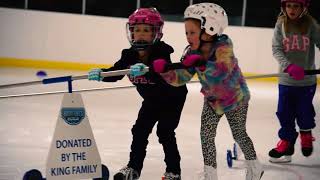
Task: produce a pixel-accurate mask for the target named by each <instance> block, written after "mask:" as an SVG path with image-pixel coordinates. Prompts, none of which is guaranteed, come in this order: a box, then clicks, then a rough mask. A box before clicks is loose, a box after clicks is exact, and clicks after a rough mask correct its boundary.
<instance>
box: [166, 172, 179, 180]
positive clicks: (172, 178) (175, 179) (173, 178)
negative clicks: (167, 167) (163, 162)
mask: <svg viewBox="0 0 320 180" xmlns="http://www.w3.org/2000/svg"><path fill="white" fill-rule="evenodd" d="M162 180H180V175H179V174H173V173H171V172H165V173H164V177H163V178H162Z"/></svg>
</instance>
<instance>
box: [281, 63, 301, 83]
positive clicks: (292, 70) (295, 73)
mask: <svg viewBox="0 0 320 180" xmlns="http://www.w3.org/2000/svg"><path fill="white" fill-rule="evenodd" d="M284 72H286V73H288V74H289V75H290V76H291V77H292V78H293V79H295V80H301V79H303V78H304V70H303V68H302V67H300V66H297V65H295V64H290V65H289V66H288V67H287V68H286V69H285V70H284Z"/></svg>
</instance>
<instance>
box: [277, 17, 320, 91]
mask: <svg viewBox="0 0 320 180" xmlns="http://www.w3.org/2000/svg"><path fill="white" fill-rule="evenodd" d="M309 17H310V19H309V20H310V23H308V28H307V31H306V33H301V32H299V31H296V30H293V31H290V30H289V31H288V32H285V26H284V18H282V19H281V18H279V19H278V21H277V23H276V25H275V29H274V35H273V39H272V52H273V56H274V57H275V59H276V60H277V61H278V62H279V72H280V73H282V72H284V70H285V69H286V68H287V67H288V66H289V65H290V64H295V65H298V66H300V67H303V68H304V69H305V70H313V69H316V67H315V46H317V47H318V49H320V26H319V24H317V22H316V21H315V20H314V19H313V18H311V16H309ZM318 61H320V59H318ZM316 83H317V78H316V75H311V76H305V77H304V79H303V80H295V79H293V78H292V77H290V76H289V75H287V76H284V77H279V84H281V85H287V86H310V85H314V84H316Z"/></svg>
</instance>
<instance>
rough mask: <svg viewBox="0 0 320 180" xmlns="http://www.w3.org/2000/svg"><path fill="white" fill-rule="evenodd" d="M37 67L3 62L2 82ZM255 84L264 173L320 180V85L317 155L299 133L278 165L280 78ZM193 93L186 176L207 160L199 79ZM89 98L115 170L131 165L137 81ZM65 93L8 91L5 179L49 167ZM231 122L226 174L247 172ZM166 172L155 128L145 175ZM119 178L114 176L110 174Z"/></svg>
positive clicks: (184, 134)
mask: <svg viewBox="0 0 320 180" xmlns="http://www.w3.org/2000/svg"><path fill="white" fill-rule="evenodd" d="M36 72H37V69H20V68H15V69H13V68H1V69H0V84H8V83H19V82H25V81H33V80H38V77H37V76H36V75H35V74H36ZM47 73H48V77H56V76H62V75H63V76H64V75H79V74H85V73H86V72H72V71H56V70H47ZM247 82H248V85H249V89H250V91H251V101H250V109H249V112H248V120H247V131H248V134H249V136H250V137H251V138H252V140H253V142H254V145H255V148H256V151H257V154H258V158H259V159H260V161H261V162H262V164H263V166H264V169H265V173H264V176H263V178H262V179H263V180H319V179H320V178H319V177H320V128H319V126H320V125H319V123H320V88H319V87H318V89H317V93H316V96H315V98H314V106H315V109H316V113H317V117H316V123H317V124H318V126H317V127H316V128H315V129H314V130H313V135H314V136H315V138H316V141H315V142H314V152H313V155H312V156H311V157H308V158H306V157H304V156H303V155H302V154H301V151H300V140H299V139H298V140H297V143H296V146H295V149H296V151H295V154H294V156H293V161H292V162H291V163H288V164H272V163H270V162H269V161H268V151H269V150H270V149H271V148H273V147H274V146H275V145H276V143H277V141H278V136H277V132H278V128H279V123H278V120H277V118H276V115H275V111H276V107H277V95H278V90H277V84H276V82H259V81H253V80H248V81H247ZM116 85H130V83H129V82H128V80H127V79H126V78H124V79H123V80H122V81H120V82H116V83H98V82H89V81H87V80H79V81H75V82H73V86H74V89H85V88H92V87H113V86H116ZM188 89H189V94H188V98H187V101H186V104H185V107H184V110H183V113H182V117H181V122H180V125H179V127H178V128H177V130H176V134H177V142H178V146H179V150H180V153H181V157H182V160H181V167H182V179H183V180H197V179H198V173H200V172H201V170H202V167H203V161H202V154H201V146H200V136H199V130H200V113H201V109H202V103H203V99H202V95H201V94H200V92H199V90H200V86H199V85H198V84H188ZM58 90H67V85H66V83H63V84H62V83H60V84H55V85H53V84H52V85H34V86H28V87H19V88H10V89H0V96H4V95H9V94H22V93H35V92H47V91H58ZM81 94H82V98H83V101H84V104H85V108H86V111H87V113H88V117H89V121H90V124H91V126H92V130H93V133H94V136H95V140H96V143H97V145H98V149H99V152H100V156H101V159H102V163H103V164H105V165H107V167H108V168H109V170H110V177H112V176H113V174H114V173H115V172H116V171H117V170H118V169H119V168H121V167H123V166H124V165H126V164H127V161H128V156H129V152H130V143H131V139H132V137H131V127H132V125H133V124H134V122H135V119H136V117H137V113H138V110H139V107H140V104H141V98H140V97H139V96H138V93H137V92H136V90H135V89H134V88H128V89H121V90H119V89H118V90H104V91H93V92H83V93H81ZM62 96H63V95H62V94H56V95H46V96H31V97H19V98H0V117H1V118H0V180H15V179H22V176H23V174H24V173H25V172H26V171H28V170H30V169H39V170H40V171H41V172H42V174H44V173H45V164H46V158H47V153H48V150H49V146H50V141H51V138H52V135H53V131H54V128H55V124H56V120H57V117H58V113H59V109H60V105H61V101H62ZM233 142H234V141H233V139H232V136H231V132H230V128H229V125H228V123H227V121H226V119H225V118H222V119H221V121H220V124H219V126H218V131H217V137H216V146H217V151H218V152H217V163H218V176H219V180H227V179H228V180H229V179H239V180H241V179H245V166H244V165H245V164H244V158H243V156H242V157H240V160H238V161H235V162H234V166H233V168H228V166H227V162H226V151H227V149H231V148H232V145H233ZM164 171H165V166H164V161H163V151H162V147H161V145H160V144H159V143H158V141H157V136H156V134H155V129H154V131H153V133H152V134H151V135H150V138H149V145H148V149H147V156H146V159H145V161H144V168H143V171H142V175H141V178H140V179H141V180H160V179H161V176H162V174H163V173H164ZM110 179H112V178H110Z"/></svg>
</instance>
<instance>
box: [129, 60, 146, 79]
mask: <svg viewBox="0 0 320 180" xmlns="http://www.w3.org/2000/svg"><path fill="white" fill-rule="evenodd" d="M146 67H147V66H146V65H145V64H143V63H137V64H135V65H132V66H130V75H132V76H134V77H136V76H142V75H144V74H146V73H147V71H146V70H145V69H146Z"/></svg>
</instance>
